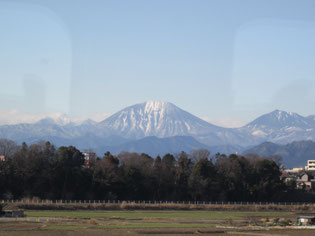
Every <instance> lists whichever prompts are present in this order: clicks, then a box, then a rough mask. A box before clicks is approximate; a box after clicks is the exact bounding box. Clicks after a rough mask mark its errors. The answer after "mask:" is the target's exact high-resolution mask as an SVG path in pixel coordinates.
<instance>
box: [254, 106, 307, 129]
mask: <svg viewBox="0 0 315 236" xmlns="http://www.w3.org/2000/svg"><path fill="white" fill-rule="evenodd" d="M248 126H269V127H274V128H284V127H303V128H305V127H306V126H309V124H308V122H307V120H306V118H305V117H303V116H301V115H299V114H297V113H294V112H286V111H281V110H274V111H272V112H270V113H267V114H265V115H262V116H260V117H258V118H257V119H255V120H254V121H252V122H251V123H249V124H248Z"/></svg>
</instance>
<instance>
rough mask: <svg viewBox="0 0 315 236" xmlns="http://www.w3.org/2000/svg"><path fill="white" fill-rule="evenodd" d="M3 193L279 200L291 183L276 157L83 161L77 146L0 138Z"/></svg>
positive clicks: (202, 154)
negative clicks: (284, 178) (283, 176)
mask: <svg viewBox="0 0 315 236" xmlns="http://www.w3.org/2000/svg"><path fill="white" fill-rule="evenodd" d="M1 153H2V154H4V155H5V156H6V161H2V162H0V198H14V199H19V198H23V197H29V198H31V197H38V198H40V199H110V200H111V199H119V200H203V201H271V200H272V201H275V200H281V199H284V198H283V196H285V195H286V194H287V192H288V189H287V187H286V186H285V185H284V184H283V183H282V182H281V180H280V175H281V172H280V169H279V164H278V163H277V162H276V161H274V160H273V159H272V158H260V157H257V156H239V155H234V154H233V155H230V156H226V155H222V154H217V155H215V157H213V158H211V159H210V158H209V156H210V155H209V154H210V153H209V152H208V151H207V150H196V151H193V152H192V153H190V154H187V153H184V152H182V153H179V154H178V155H171V154H166V155H164V156H163V157H160V156H157V157H155V158H152V157H150V156H149V155H147V154H137V153H120V154H119V155H117V156H114V155H112V154H110V153H109V152H107V153H105V154H104V156H103V157H102V158H96V159H95V160H92V161H91V162H90V164H89V166H88V167H87V166H85V165H84V156H83V154H82V153H81V152H80V151H79V150H77V149H76V148H75V147H73V146H69V147H60V148H58V149H56V148H55V146H54V145H52V144H51V143H49V142H45V143H37V144H33V145H30V146H27V145H26V144H25V143H23V144H22V145H21V146H17V145H16V144H15V143H14V142H12V141H9V140H0V154H1Z"/></svg>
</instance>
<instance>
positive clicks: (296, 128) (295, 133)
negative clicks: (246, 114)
mask: <svg viewBox="0 0 315 236" xmlns="http://www.w3.org/2000/svg"><path fill="white" fill-rule="evenodd" d="M239 131H240V132H241V133H248V134H251V135H253V136H254V137H256V138H258V139H259V140H260V141H262V142H263V141H270V142H276V143H288V142H293V141H296V140H315V123H314V122H313V121H311V118H309V117H303V116H301V115H299V114H297V113H293V112H285V111H280V110H275V111H273V112H270V113H268V114H265V115H262V116H260V117H258V118H257V119H255V120H254V121H252V122H250V123H249V124H247V125H246V126H244V127H242V128H240V129H239Z"/></svg>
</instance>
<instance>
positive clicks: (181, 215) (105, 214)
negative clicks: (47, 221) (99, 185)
mask: <svg viewBox="0 0 315 236" xmlns="http://www.w3.org/2000/svg"><path fill="white" fill-rule="evenodd" d="M25 214H26V216H29V217H73V218H120V219H132V218H141V219H147V218H152V219H154V218H157V219H158V218H162V219H208V220H215V219H218V220H223V219H240V218H244V217H253V216H257V217H285V216H292V213H290V212H243V211H201V210H199V211H26V212H25Z"/></svg>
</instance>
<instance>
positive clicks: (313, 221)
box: [297, 216, 315, 226]
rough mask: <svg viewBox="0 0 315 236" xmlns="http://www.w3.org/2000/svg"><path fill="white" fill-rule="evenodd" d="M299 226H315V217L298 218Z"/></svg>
mask: <svg viewBox="0 0 315 236" xmlns="http://www.w3.org/2000/svg"><path fill="white" fill-rule="evenodd" d="M297 224H298V225H304V226H306V225H315V216H299V217H298V218H297Z"/></svg>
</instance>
